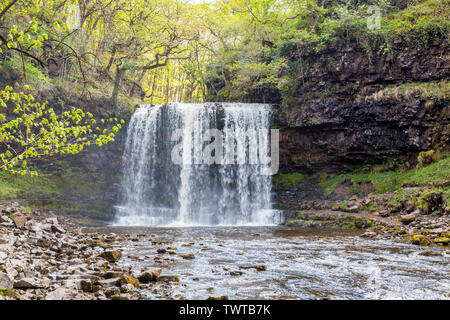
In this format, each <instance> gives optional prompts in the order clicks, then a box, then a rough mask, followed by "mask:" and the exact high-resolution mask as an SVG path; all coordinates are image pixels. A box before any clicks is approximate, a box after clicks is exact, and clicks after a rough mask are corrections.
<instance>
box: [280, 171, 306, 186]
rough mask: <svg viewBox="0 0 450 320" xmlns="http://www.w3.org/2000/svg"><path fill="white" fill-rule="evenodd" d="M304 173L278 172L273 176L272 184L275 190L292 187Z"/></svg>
mask: <svg viewBox="0 0 450 320" xmlns="http://www.w3.org/2000/svg"><path fill="white" fill-rule="evenodd" d="M305 177H306V175H304V174H301V173H298V172H294V173H280V174H279V175H277V176H275V177H274V178H273V186H274V188H275V189H276V190H285V189H289V188H290V187H293V186H295V185H297V184H299V183H300V182H302V181H303V180H304V179H305Z"/></svg>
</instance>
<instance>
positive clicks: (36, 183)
mask: <svg viewBox="0 0 450 320" xmlns="http://www.w3.org/2000/svg"><path fill="white" fill-rule="evenodd" d="M60 195H61V192H60V190H59V188H58V186H57V185H56V183H54V182H53V181H52V180H51V179H50V178H49V177H48V176H38V177H30V176H19V175H13V174H11V173H8V172H1V173H0V198H2V199H14V198H21V197H33V196H44V197H57V196H60Z"/></svg>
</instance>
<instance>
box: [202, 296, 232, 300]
mask: <svg viewBox="0 0 450 320" xmlns="http://www.w3.org/2000/svg"><path fill="white" fill-rule="evenodd" d="M206 300H229V298H228V296H209V297H208V298H207V299H206Z"/></svg>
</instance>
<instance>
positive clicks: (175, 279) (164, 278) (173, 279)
mask: <svg viewBox="0 0 450 320" xmlns="http://www.w3.org/2000/svg"><path fill="white" fill-rule="evenodd" d="M159 281H164V282H180V278H178V276H160V277H159Z"/></svg>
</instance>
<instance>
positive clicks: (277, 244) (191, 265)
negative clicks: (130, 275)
mask: <svg viewBox="0 0 450 320" xmlns="http://www.w3.org/2000/svg"><path fill="white" fill-rule="evenodd" d="M86 232H93V233H96V232H99V233H101V234H108V233H114V234H116V235H117V237H118V238H119V239H120V240H118V241H116V242H114V245H113V247H117V248H119V247H120V248H122V250H123V258H122V260H121V262H120V263H122V264H124V265H125V266H127V267H129V269H130V270H135V271H136V272H138V273H139V272H141V270H145V268H161V269H162V276H171V277H168V278H169V279H171V278H172V279H176V280H174V281H169V282H164V281H158V282H155V283H152V284H148V285H141V286H143V287H144V288H145V289H144V292H145V293H144V296H145V298H149V299H206V298H209V297H220V296H226V297H228V298H229V299H333V300H334V299H449V293H450V280H449V279H450V277H449V275H450V274H449V269H448V262H449V255H448V251H447V250H446V249H445V248H439V247H436V248H431V249H430V248H427V247H419V246H414V245H411V244H407V243H402V242H399V241H392V240H370V239H364V238H362V237H360V234H361V232H359V231H318V230H301V229H298V228H289V227H285V226H260V227H245V226H239V227H236V226H235V227H217V226H210V227H181V228H170V227H165V228H156V227H105V228H101V229H98V228H91V229H87V230H86Z"/></svg>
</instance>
